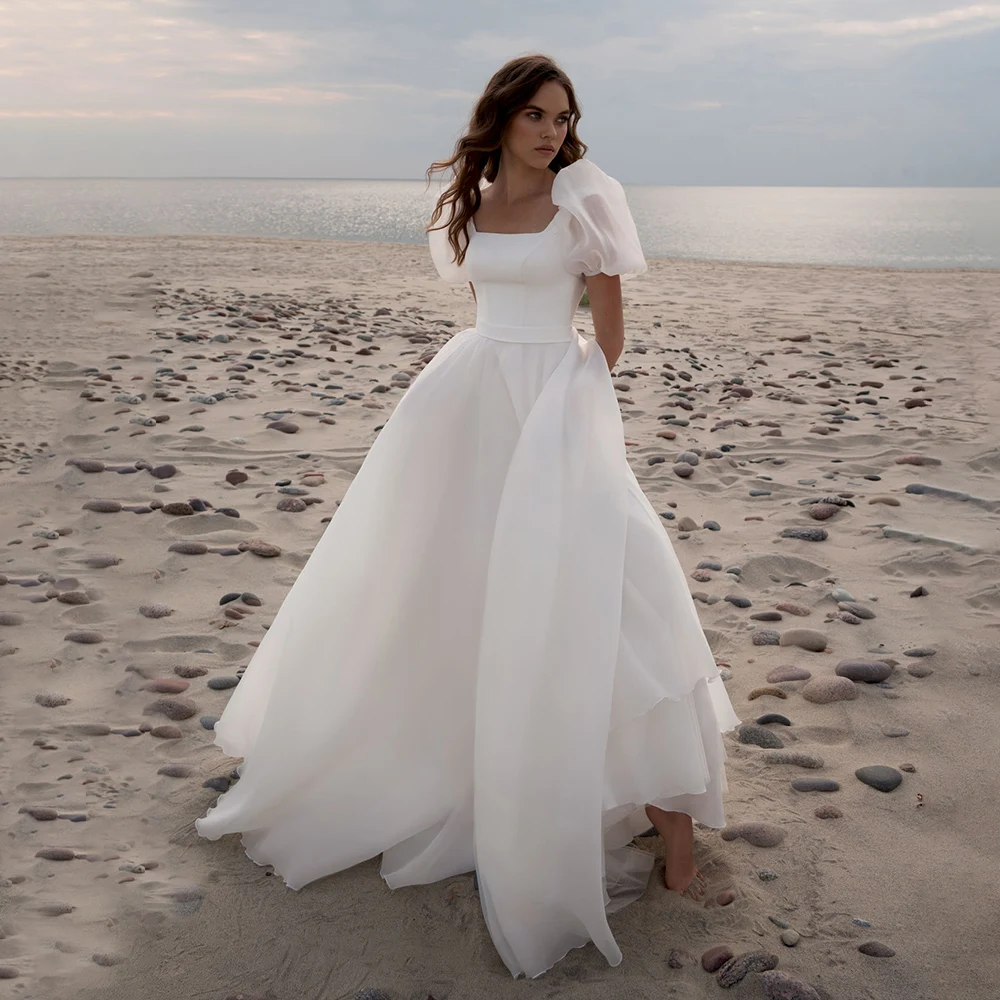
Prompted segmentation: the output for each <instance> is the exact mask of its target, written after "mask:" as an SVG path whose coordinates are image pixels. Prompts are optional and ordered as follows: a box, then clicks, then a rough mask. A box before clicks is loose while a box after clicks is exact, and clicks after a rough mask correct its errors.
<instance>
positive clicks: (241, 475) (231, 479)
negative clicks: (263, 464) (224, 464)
mask: <svg viewBox="0 0 1000 1000" xmlns="http://www.w3.org/2000/svg"><path fill="white" fill-rule="evenodd" d="M249 478H250V477H249V476H248V475H247V474H246V473H245V472H241V471H240V470H239V469H230V470H229V471H228V472H227V473H226V482H227V483H229V484H230V485H231V486H239V484H240V483H245V482H246V481H247V480H248V479H249Z"/></svg>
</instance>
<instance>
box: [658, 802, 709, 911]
mask: <svg viewBox="0 0 1000 1000" xmlns="http://www.w3.org/2000/svg"><path fill="white" fill-rule="evenodd" d="M646 815H647V816H648V817H649V821H650V823H652V824H653V826H655V827H656V829H657V832H658V833H659V834H660V836H661V837H662V838H663V843H664V845H665V847H666V869H665V871H664V875H663V880H664V883H665V884H666V886H667V888H668V889H671V890H673V891H675V892H679V893H680V894H681V895H682V896H687V897H688V898H689V899H693V900H695V902H700V901H701V900H702V898H703V897H704V895H705V889H706V879H705V876H704V875H703V874H702V873H701V871H700V870H699V869H698V866H697V865H696V864H695V863H694V855H693V853H692V848H693V847H694V826H693V824H692V821H691V817H690V816H688V815H687V813H678V812H665V811H664V810H663V809H658V808H657V807H656V806H646Z"/></svg>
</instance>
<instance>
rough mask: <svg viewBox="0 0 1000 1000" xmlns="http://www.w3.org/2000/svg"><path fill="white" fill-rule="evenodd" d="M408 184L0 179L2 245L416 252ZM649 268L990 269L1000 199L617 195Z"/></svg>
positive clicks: (889, 191)
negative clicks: (142, 239) (158, 240)
mask: <svg viewBox="0 0 1000 1000" xmlns="http://www.w3.org/2000/svg"><path fill="white" fill-rule="evenodd" d="M439 191H440V185H439V182H438V181H437V180H435V181H433V182H432V183H431V185H430V186H429V187H428V186H427V185H426V184H425V182H424V181H421V180H415V181H407V180H399V181H393V180H280V179H252V178H210V179H189V178H185V179H176V180H169V179H167V180H163V179H100V178H96V179H95V178H80V179H0V236H4V235H19V236H49V235H57V234H58V235H62V234H74V235H112V234H114V235H130V236H154V235H193V234H197V235H225V236H262V237H279V238H286V239H316V240H364V241H368V240H372V241H380V242H390V243H414V244H420V243H426V239H427V237H426V234H425V233H424V232H423V227H424V225H425V224H426V222H427V220H428V219H429V217H430V213H431V211H432V209H433V205H434V202H435V200H436V198H437V195H438V193H439ZM626 193H627V195H628V200H629V205H630V206H631V209H632V213H633V215H634V217H635V220H636V226H637V227H638V229H639V236H640V238H641V240H642V244H643V248H644V249H645V252H646V255H647V256H648V257H651V258H652V257H673V258H687V259H696V260H726V261H742V262H754V263H797V264H833V265H852V266H859V267H892V268H990V269H993V268H1000V188H886V187H883V188H857V187H843V188H836V187H658V186H649V185H626Z"/></svg>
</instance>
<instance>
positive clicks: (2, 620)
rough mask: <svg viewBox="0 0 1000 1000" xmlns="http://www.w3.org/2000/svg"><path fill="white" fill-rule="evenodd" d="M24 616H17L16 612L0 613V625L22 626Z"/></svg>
mask: <svg viewBox="0 0 1000 1000" xmlns="http://www.w3.org/2000/svg"><path fill="white" fill-rule="evenodd" d="M23 624H24V615H19V614H18V613H17V612H16V611H0V625H8V626H14V625H23Z"/></svg>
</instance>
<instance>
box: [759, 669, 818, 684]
mask: <svg viewBox="0 0 1000 1000" xmlns="http://www.w3.org/2000/svg"><path fill="white" fill-rule="evenodd" d="M810 677H812V672H811V671H809V670H806V668H805V667H775V668H774V669H773V670H770V671H768V674H767V677H765V678H764V679H765V680H766V681H767V683H768V684H781V683H782V682H784V681H807V680H809V678H810Z"/></svg>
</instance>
